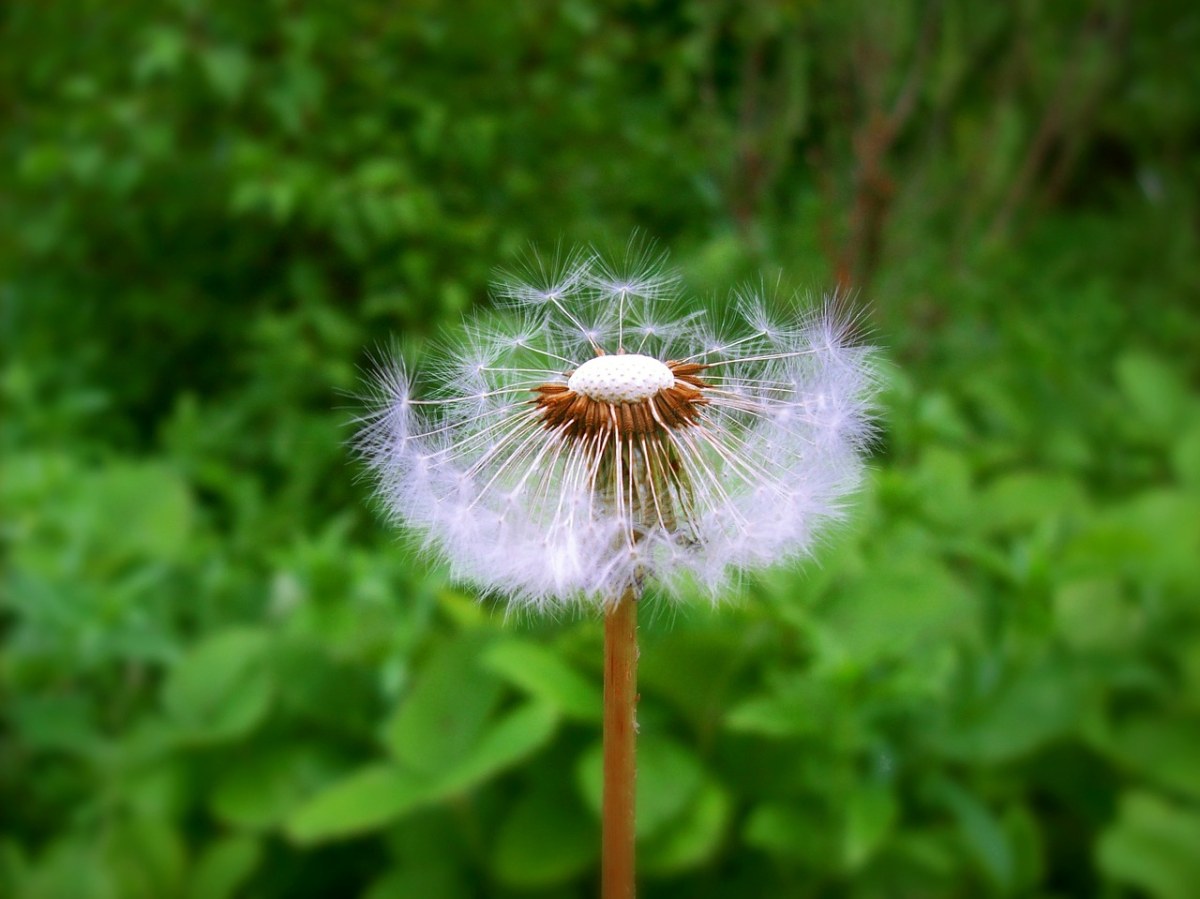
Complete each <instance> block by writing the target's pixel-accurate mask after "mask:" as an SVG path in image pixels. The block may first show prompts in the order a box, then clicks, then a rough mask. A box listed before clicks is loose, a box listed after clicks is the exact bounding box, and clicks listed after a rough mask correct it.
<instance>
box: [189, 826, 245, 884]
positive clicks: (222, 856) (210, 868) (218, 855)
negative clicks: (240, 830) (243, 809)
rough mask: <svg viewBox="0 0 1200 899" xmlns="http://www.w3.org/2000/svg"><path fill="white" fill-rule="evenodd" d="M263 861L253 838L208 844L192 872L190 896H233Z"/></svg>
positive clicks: (237, 837) (225, 839) (240, 838)
mask: <svg viewBox="0 0 1200 899" xmlns="http://www.w3.org/2000/svg"><path fill="white" fill-rule="evenodd" d="M261 860H262V846H260V845H259V842H258V840H256V839H255V838H253V837H243V836H235V837H225V838H224V839H221V840H217V841H216V842H213V843H210V844H208V845H207V846H206V847H205V849H204V853H203V854H202V855H201V856H200V858H199V859H197V860H196V864H195V867H194V868H193V869H192V871H191V874H190V875H189V883H188V889H187V899H233V897H234V896H235V894H236V893H237V891H238V889H239V888H240V887H241V886H242V884H244V883H245V882H246V881H247V880H248V879H249V878H250V875H251V874H253V873H254V869H255V868H257V867H258V864H259V862H260V861H261Z"/></svg>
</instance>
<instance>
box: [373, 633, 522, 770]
mask: <svg viewBox="0 0 1200 899" xmlns="http://www.w3.org/2000/svg"><path fill="white" fill-rule="evenodd" d="M483 649H484V643H483V639H482V638H481V637H479V636H476V635H472V634H468V635H464V636H460V637H458V638H456V639H454V640H452V641H451V642H449V643H446V644H444V645H442V646H441V647H439V648H438V649H437V650H436V652H435V653H434V655H433V656H432V657H430V659H429V660H428V661H427V662H426V663H425V665H424V667H423V668H422V670H421V673H420V677H419V679H418V680H417V682H416V684H415V686H414V687H413V690H412V692H411V693H409V694H408V696H406V697H405V698H404V700H403V702H402V703H401V705H400V709H399V710H398V711H397V713H396V715H395V716H394V717H393V718H392V719H391V720H390V721H389V722H388V723H387V724H386V725H385V726H384V734H383V738H384V742H385V743H386V745H387V747H388V749H390V750H391V752H392V755H393V756H394V757H395V758H396V759H397V761H399V762H401V763H402V765H403V767H405V768H410V769H412V770H413V771H417V772H422V773H425V774H428V775H433V776H439V775H441V774H443V773H444V772H446V771H447V770H449V769H451V768H453V767H455V766H457V765H459V764H460V763H461V762H462V761H463V760H464V759H465V758H466V757H467V755H468V753H470V752H471V751H472V749H473V748H474V747H475V746H476V744H477V743H478V741H479V738H480V736H481V735H482V732H483V729H484V727H485V726H486V724H487V720H488V718H489V717H490V716H491V714H492V711H493V710H494V709H495V707H496V704H497V702H499V700H500V695H501V691H502V687H501V684H500V682H499V681H498V680H497V679H496V678H495V677H493V676H492V675H491V674H489V673H488V672H486V671H484V670H483V668H482V667H481V666H480V664H479V659H480V656H481V653H482V652H483Z"/></svg>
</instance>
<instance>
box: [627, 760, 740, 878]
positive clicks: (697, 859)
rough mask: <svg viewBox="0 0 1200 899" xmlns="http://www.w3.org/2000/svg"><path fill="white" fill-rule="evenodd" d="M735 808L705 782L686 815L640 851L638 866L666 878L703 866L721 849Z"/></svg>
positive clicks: (723, 793)
mask: <svg viewBox="0 0 1200 899" xmlns="http://www.w3.org/2000/svg"><path fill="white" fill-rule="evenodd" d="M732 807H733V803H732V802H731V801H730V798H729V794H728V793H727V792H726V791H725V790H724V789H723V788H722V787H721V786H720V785H718V784H716V783H714V782H712V781H706V782H705V783H704V784H702V785H701V787H700V789H699V791H698V792H697V794H696V796H695V798H694V799H693V800H692V802H691V803H690V804H689V805H688V807H687V808H686V809H685V810H684V812H683V814H682V815H680V816H679V817H678V818H677V819H675V820H673V821H671V822H669V823H668V824H667V826H666V827H664V828H663V829H662V830H661V831H660V832H659V833H657V834H655V836H654V837H652V838H651V839H649V840H647V842H646V845H645V846H644V847H640V848H639V850H638V867H639V868H640V869H641V871H642V872H643V873H645V874H650V875H655V876H660V877H663V876H671V875H675V874H679V873H681V872H683V871H687V870H690V869H692V868H696V867H699V866H700V865H703V864H704V863H706V862H707V861H709V860H710V859H711V858H712V857H713V855H714V854H715V853H716V852H717V850H718V849H719V848H720V847H721V842H722V840H723V838H724V836H725V830H726V828H727V827H728V826H729V818H730V813H731V811H732Z"/></svg>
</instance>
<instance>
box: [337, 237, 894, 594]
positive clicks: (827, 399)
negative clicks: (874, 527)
mask: <svg viewBox="0 0 1200 899" xmlns="http://www.w3.org/2000/svg"><path fill="white" fill-rule="evenodd" d="M525 274H526V275H527V277H526V278H524V279H517V280H511V281H506V282H505V283H504V284H503V285H501V287H499V288H498V290H497V294H498V297H499V298H500V299H501V300H502V301H504V302H505V303H506V304H508V305H510V306H513V307H516V310H517V311H515V312H512V310H509V311H510V312H512V318H511V320H508V319H505V318H504V317H503V311H502V313H498V314H495V315H492V316H488V317H486V318H481V319H480V320H478V321H477V322H475V323H474V324H471V325H468V326H467V328H466V337H465V338H464V340H463V344H462V348H461V349H460V350H458V351H456V352H454V353H452V354H451V355H450V358H448V359H447V360H446V361H444V362H443V363H442V364H440V365H438V366H436V367H431V368H430V369H429V371H430V372H431V376H432V380H431V382H430V383H429V384H428V385H425V389H423V390H421V392H420V393H418V389H417V387H420V386H421V385H416V386H415V385H414V379H413V378H412V377H411V376H410V374H409V373H408V372H407V371H406V370H405V368H404V367H403V366H402V365H400V364H399V363H395V364H393V365H392V366H391V367H389V368H388V369H387V370H386V371H384V372H383V373H382V374H381V375H380V376H379V378H378V381H377V385H376V387H377V395H378V400H379V401H378V404H377V408H376V409H375V410H374V411H373V412H372V413H371V414H370V415H369V416H368V417H367V418H366V420H365V422H364V426H363V429H362V431H361V433H360V436H359V441H358V447H359V449H360V451H361V453H362V455H363V457H364V458H365V459H366V461H367V464H368V465H369V467H370V469H371V470H372V472H373V474H374V476H375V478H376V481H377V484H378V489H379V494H380V496H381V497H382V499H383V503H384V506H385V508H386V509H387V511H388V513H389V514H390V516H391V517H392V518H393V519H395V520H396V521H397V522H402V523H404V524H407V525H409V526H412V527H415V528H416V529H417V530H418V531H420V532H421V533H422V534H423V535H424V538H425V540H426V542H427V545H428V547H429V548H430V549H431V550H432V551H435V552H436V553H437V554H439V555H440V556H442V557H444V558H445V559H446V560H447V561H448V562H449V564H450V567H451V571H452V574H453V575H454V576H455V577H457V578H460V579H463V580H467V581H471V582H473V583H475V584H477V585H479V586H481V587H483V588H485V589H487V590H489V591H492V592H495V593H499V594H503V595H505V596H506V597H509V598H510V600H511V601H512V602H514V603H516V604H518V605H526V606H532V607H536V608H544V607H547V606H553V605H563V604H568V603H574V602H579V601H589V602H595V603H598V604H606V603H612V602H614V601H615V600H616V598H617V597H619V596H621V594H622V593H623V592H624V591H626V590H627V589H630V588H631V587H634V586H635V585H640V584H641V583H642V581H643V580H644V579H647V578H649V579H653V580H655V581H657V582H658V583H659V584H660V586H661V587H662V589H663V591H664V592H665V593H667V594H668V595H676V596H678V595H683V594H686V593H689V591H692V590H694V589H696V588H698V589H699V590H701V591H703V592H705V593H707V595H709V596H710V597H712V598H714V599H715V598H717V597H719V596H720V595H721V594H722V592H723V590H724V589H725V588H726V587H727V586H728V585H729V582H730V580H731V578H734V577H736V576H737V575H738V573H739V572H743V571H746V570H749V569H753V568H756V567H760V566H765V565H770V564H773V563H776V562H778V561H781V560H784V559H788V558H792V557H796V556H803V555H806V554H808V553H809V552H811V550H812V547H813V540H814V534H816V533H817V532H818V531H819V529H820V527H821V525H822V524H824V523H825V522H828V521H829V520H831V519H836V518H838V517H839V516H840V515H841V514H842V513H843V510H844V508H845V500H846V496H847V494H848V493H849V492H851V491H852V490H853V489H854V488H855V487H856V486H857V484H858V482H859V480H860V476H861V451H862V449H863V447H864V444H865V443H866V441H867V440H868V438H869V436H870V433H871V424H870V415H869V401H870V396H871V393H872V391H873V383H874V377H873V366H872V354H871V351H870V350H869V349H867V348H863V347H860V346H856V345H855V344H854V343H853V342H852V341H851V340H850V339H849V331H850V324H849V322H848V320H847V319H846V318H845V317H844V316H840V315H838V314H837V313H836V312H835V311H834V310H833V308H832V306H830V305H827V306H826V307H825V308H823V309H821V310H818V311H815V312H812V313H809V314H808V315H807V316H806V317H803V318H801V319H800V320H799V321H796V322H782V321H781V320H780V318H779V316H778V315H776V316H774V317H773V316H771V315H769V314H768V312H767V305H766V304H765V303H764V302H763V300H762V298H761V297H760V296H757V295H754V294H751V293H739V294H737V295H736V296H735V297H734V299H733V300H732V302H731V304H730V306H729V308H728V309H727V310H725V311H724V313H723V314H722V316H721V317H719V318H718V317H715V316H711V315H709V314H708V313H706V312H704V311H698V310H695V309H692V310H690V311H687V312H685V313H683V314H679V315H671V314H670V309H671V306H672V296H673V292H674V291H675V290H676V289H677V284H678V279H677V278H676V277H675V275H674V274H673V273H670V272H667V271H665V270H664V268H663V266H662V260H661V259H659V258H657V257H654V256H653V255H651V254H648V253H644V252H643V253H637V254H633V255H632V256H631V261H630V263H629V264H627V265H625V266H612V265H608V264H606V263H604V262H602V261H600V260H599V259H598V258H597V256H596V255H595V254H593V253H584V252H577V253H573V254H569V255H567V256H565V257H559V258H556V259H554V260H550V261H541V260H539V261H536V262H535V264H533V265H531V266H530V267H529V269H528V270H527V272H526V273H525ZM676 299H677V298H676ZM714 318H717V320H716V321H715V322H714V321H713V319H714ZM418 396H419V397H420V398H417V397H418Z"/></svg>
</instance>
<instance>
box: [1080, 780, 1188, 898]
mask: <svg viewBox="0 0 1200 899" xmlns="http://www.w3.org/2000/svg"><path fill="white" fill-rule="evenodd" d="M1197 846H1200V815H1198V814H1197V813H1196V812H1195V811H1192V810H1188V809H1185V808H1183V807H1181V806H1177V805H1174V804H1172V803H1170V802H1168V801H1167V800H1165V799H1163V798H1161V797H1159V796H1157V795H1155V794H1153V793H1147V792H1139V791H1131V792H1128V793H1125V794H1124V795H1123V796H1122V797H1121V802H1120V808H1119V810H1118V813H1117V820H1116V822H1115V823H1114V824H1113V825H1112V826H1111V827H1109V828H1108V829H1107V830H1106V831H1105V832H1104V833H1103V835H1101V837H1100V841H1099V844H1098V846H1097V851H1096V858H1097V862H1098V864H1099V866H1100V869H1101V870H1102V871H1104V873H1106V874H1107V875H1108V876H1109V877H1111V878H1113V879H1114V880H1116V881H1118V882H1120V883H1125V884H1130V885H1132V886H1135V887H1138V888H1139V889H1142V890H1145V891H1146V892H1147V893H1148V894H1149V895H1151V896H1153V897H1155V899H1193V897H1194V896H1195V895H1196V884H1200V853H1197V852H1196V847H1197Z"/></svg>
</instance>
